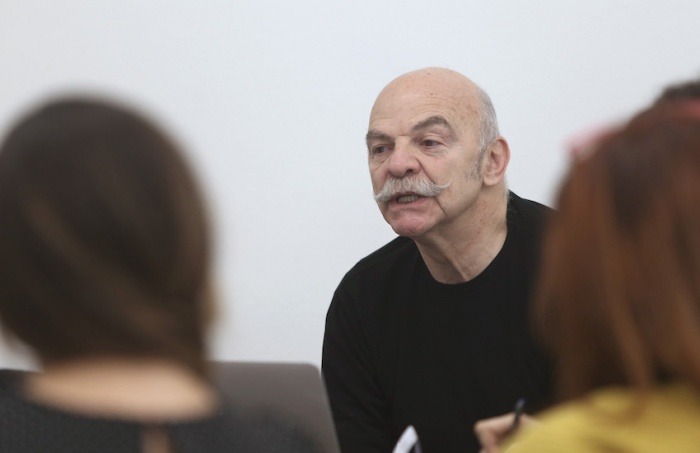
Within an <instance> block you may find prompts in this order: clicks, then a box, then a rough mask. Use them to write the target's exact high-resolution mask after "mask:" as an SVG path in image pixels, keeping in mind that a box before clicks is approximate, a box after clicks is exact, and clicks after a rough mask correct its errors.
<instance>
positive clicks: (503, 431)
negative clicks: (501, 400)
mask: <svg viewBox="0 0 700 453" xmlns="http://www.w3.org/2000/svg"><path fill="white" fill-rule="evenodd" d="M524 409H525V400H524V399H522V398H521V399H519V400H518V401H517V402H516V403H515V407H514V409H513V412H511V413H509V414H505V415H499V416H497V417H491V418H487V419H484V420H479V421H478V422H477V423H476V424H475V425H474V432H475V433H476V436H477V438H478V439H479V442H480V443H481V448H482V450H481V452H482V453H500V452H501V445H502V444H503V442H504V441H505V440H506V439H507V438H509V437H510V436H511V435H512V434H514V433H515V432H516V431H517V430H518V429H519V428H521V427H527V426H531V425H534V424H536V423H537V422H536V421H535V419H533V418H532V417H530V416H528V415H526V414H525V413H524V412H523V411H524Z"/></svg>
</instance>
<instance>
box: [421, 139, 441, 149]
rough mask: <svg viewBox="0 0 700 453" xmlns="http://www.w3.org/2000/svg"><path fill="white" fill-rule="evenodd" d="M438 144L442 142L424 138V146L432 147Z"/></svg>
mask: <svg viewBox="0 0 700 453" xmlns="http://www.w3.org/2000/svg"><path fill="white" fill-rule="evenodd" d="M438 145H440V142H438V141H437V140H423V146H426V147H428V148H432V147H434V146H438Z"/></svg>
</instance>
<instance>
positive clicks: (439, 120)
mask: <svg viewBox="0 0 700 453" xmlns="http://www.w3.org/2000/svg"><path fill="white" fill-rule="evenodd" d="M431 126H445V127H446V128H447V129H449V131H450V133H451V134H452V135H455V130H454V129H453V128H452V125H451V124H450V123H449V122H448V121H447V120H446V119H445V117H443V116H440V115H436V116H431V117H429V118H426V119H424V120H423V121H421V122H419V123H417V124H415V125H414V126H413V127H412V128H411V130H412V131H413V132H418V131H420V130H422V129H427V128H429V127H431Z"/></svg>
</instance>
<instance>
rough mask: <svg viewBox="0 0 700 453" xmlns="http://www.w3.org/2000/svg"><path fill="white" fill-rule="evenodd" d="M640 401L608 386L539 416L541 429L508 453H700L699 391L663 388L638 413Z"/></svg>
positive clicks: (517, 441) (527, 434)
mask: <svg viewBox="0 0 700 453" xmlns="http://www.w3.org/2000/svg"><path fill="white" fill-rule="evenodd" d="M634 398H635V394H634V393H633V392H632V391H631V390H629V389H624V388H608V389H603V390H599V391H596V392H593V393H591V394H590V395H589V396H588V397H586V398H582V399H580V400H577V401H573V402H571V403H567V404H563V405H561V406H557V407H555V408H553V409H551V410H549V411H547V412H545V413H543V414H542V415H541V417H538V419H539V420H540V421H541V422H542V423H541V425H539V426H537V427H535V428H532V429H530V430H528V431H524V432H522V433H521V434H519V435H518V436H516V437H515V438H514V439H513V441H512V442H511V443H510V445H509V446H508V447H507V448H506V449H505V451H506V452H507V453H531V452H533V453H534V452H537V453H543V452H544V453H546V452H566V453H569V452H574V453H576V452H616V453H617V452H620V453H621V452H635V453H636V452H642V453H644V452H654V453H656V452H700V394H699V393H698V392H697V391H695V390H693V389H691V388H690V387H688V386H684V385H670V386H666V387H663V388H659V389H657V390H655V391H654V392H652V393H651V394H650V395H649V398H648V399H647V400H646V405H645V406H644V409H643V410H642V411H641V412H639V411H637V412H634V408H633V404H634ZM630 409H631V410H632V412H630ZM630 414H632V415H630Z"/></svg>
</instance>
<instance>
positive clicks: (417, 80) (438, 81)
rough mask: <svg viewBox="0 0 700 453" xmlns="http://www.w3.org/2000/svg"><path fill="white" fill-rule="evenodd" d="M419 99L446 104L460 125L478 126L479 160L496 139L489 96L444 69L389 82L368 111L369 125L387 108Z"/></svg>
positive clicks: (469, 81) (411, 74)
mask: <svg viewBox="0 0 700 453" xmlns="http://www.w3.org/2000/svg"><path fill="white" fill-rule="evenodd" d="M420 97H424V98H427V99H432V100H433V102H435V103H447V104H450V106H451V107H452V108H453V109H454V110H455V111H456V112H458V114H459V115H460V116H461V119H462V120H463V121H465V122H474V123H476V124H478V127H479V134H478V145H477V146H478V150H479V155H480V156H479V157H480V158H481V157H482V156H483V155H484V153H485V152H486V150H487V149H488V147H489V146H490V145H492V144H493V143H494V142H495V141H496V139H497V138H498V136H499V131H498V121H497V118H496V111H495V110H494V107H493V103H492V102H491V99H490V97H489V95H488V94H487V93H486V92H485V91H484V90H482V89H481V88H480V87H479V86H478V85H477V84H475V83H474V82H472V81H471V80H470V79H469V78H467V77H465V76H464V75H462V74H460V73H459V72H457V71H453V70H451V69H447V68H424V69H419V70H416V71H412V72H408V73H406V74H403V75H401V76H399V77H397V78H395V79H394V80H392V81H391V82H389V84H388V85H387V86H386V87H384V89H383V90H382V91H381V92H380V93H379V96H377V100H376V101H375V103H374V106H373V107H372V112H371V114H370V124H371V123H372V121H373V119H374V118H376V117H377V116H379V115H381V114H382V111H383V109H385V108H386V107H387V106H392V105H396V103H401V102H404V103H407V102H409V101H410V100H411V99H412V98H413V99H416V98H420ZM480 158H479V159H477V161H480V160H481V159H480Z"/></svg>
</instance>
